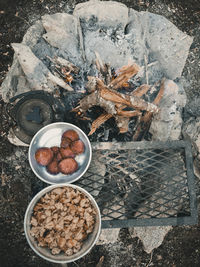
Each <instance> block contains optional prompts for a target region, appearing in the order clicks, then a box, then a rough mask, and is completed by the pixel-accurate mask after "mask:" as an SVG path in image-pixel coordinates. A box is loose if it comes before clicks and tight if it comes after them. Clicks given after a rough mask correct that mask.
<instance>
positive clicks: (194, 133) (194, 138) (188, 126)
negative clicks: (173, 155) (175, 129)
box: [183, 117, 200, 153]
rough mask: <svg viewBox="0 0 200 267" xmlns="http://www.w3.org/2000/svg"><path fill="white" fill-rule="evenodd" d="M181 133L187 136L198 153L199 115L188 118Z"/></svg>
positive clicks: (199, 148)
mask: <svg viewBox="0 0 200 267" xmlns="http://www.w3.org/2000/svg"><path fill="white" fill-rule="evenodd" d="M183 135H184V137H185V138H188V139H189V140H190V141H191V142H192V143H193V145H194V147H195V148H196V150H197V152H198V153H200V117H197V118H196V119H195V118H190V119H189V120H188V121H186V122H185V124H184V127H183Z"/></svg>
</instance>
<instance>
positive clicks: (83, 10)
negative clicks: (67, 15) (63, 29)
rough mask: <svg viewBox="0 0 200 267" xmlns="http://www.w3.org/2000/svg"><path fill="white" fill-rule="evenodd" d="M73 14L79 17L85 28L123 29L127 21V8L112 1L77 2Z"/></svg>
mask: <svg viewBox="0 0 200 267" xmlns="http://www.w3.org/2000/svg"><path fill="white" fill-rule="evenodd" d="M73 15H74V16H76V17H77V18H79V19H80V21H81V25H82V28H84V31H86V30H95V31H96V30H97V29H111V30H115V31H116V30H120V29H122V30H124V28H125V26H126V24H127V22H128V8H127V6H125V5H124V4H122V3H118V2H114V1H108V2H106V1H88V2H85V3H80V4H77V5H76V7H75V9H74V12H73Z"/></svg>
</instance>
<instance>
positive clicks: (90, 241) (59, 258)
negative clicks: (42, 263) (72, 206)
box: [24, 184, 101, 263]
mask: <svg viewBox="0 0 200 267" xmlns="http://www.w3.org/2000/svg"><path fill="white" fill-rule="evenodd" d="M59 187H71V188H74V189H77V190H79V191H80V192H82V193H83V194H84V195H86V196H87V197H88V199H89V200H90V201H91V203H92V205H93V207H94V208H95V210H96V221H95V225H94V229H93V232H92V233H90V234H89V235H88V237H87V239H86V240H85V241H83V246H82V248H81V250H80V251H78V252H77V253H75V254H73V255H72V256H67V255H66V254H64V253H60V254H58V255H53V254H52V253H51V251H50V249H48V248H45V247H40V246H38V244H37V241H36V240H35V239H34V237H32V236H31V234H30V230H31V224H30V221H31V217H32V215H33V208H34V207H35V205H36V203H37V202H38V201H39V200H40V198H41V197H42V196H44V195H45V194H46V193H48V192H50V191H51V190H53V189H55V188H59ZM24 231H25V236H26V239H27V241H28V243H29V245H30V247H31V248H32V249H33V250H34V252H35V253H37V254H38V255H39V256H40V257H42V258H43V259H45V260H48V261H51V262H55V263H69V262H73V261H76V260H78V259H80V258H81V257H83V256H85V255H86V254H87V253H88V252H89V251H90V250H91V249H92V247H93V246H94V245H95V243H96V241H97V239H98V237H99V234H100V231H101V215H100V210H99V207H98V205H97V203H96V201H95V200H94V198H93V197H92V196H91V195H90V194H89V193H88V192H87V191H86V190H84V189H83V188H81V187H79V186H76V185H71V184H69V185H66V184H60V185H51V186H48V187H46V188H44V189H43V190H41V191H40V192H39V193H38V194H37V195H36V196H35V197H34V198H33V199H32V200H31V202H30V203H29V205H28V207H27V210H26V213H25V217H24Z"/></svg>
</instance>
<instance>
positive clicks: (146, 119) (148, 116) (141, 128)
mask: <svg viewBox="0 0 200 267" xmlns="http://www.w3.org/2000/svg"><path fill="white" fill-rule="evenodd" d="M164 82H165V80H164V79H163V80H162V81H161V86H160V90H159V92H158V94H157V96H156V98H155V99H154V101H153V103H154V104H155V105H158V104H159V103H160V100H161V99H162V97H163V94H164ZM152 117H153V113H152V112H146V113H145V114H144V115H143V116H142V117H141V120H140V123H139V125H138V127H137V130H136V132H135V134H134V135H133V140H134V141H140V140H141V139H142V138H143V137H144V136H145V135H146V133H147V131H148V130H149V127H150V125H151V120H152Z"/></svg>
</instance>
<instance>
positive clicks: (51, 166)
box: [47, 160, 59, 174]
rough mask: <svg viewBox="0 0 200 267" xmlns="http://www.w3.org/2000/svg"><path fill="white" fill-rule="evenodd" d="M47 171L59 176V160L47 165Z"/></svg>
mask: <svg viewBox="0 0 200 267" xmlns="http://www.w3.org/2000/svg"><path fill="white" fill-rule="evenodd" d="M47 171H48V172H49V173H51V174H58V173H59V168H58V162H57V160H53V161H52V162H50V163H49V164H48V165H47Z"/></svg>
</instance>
